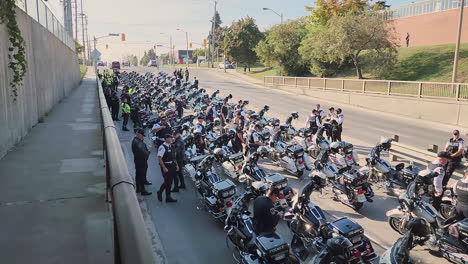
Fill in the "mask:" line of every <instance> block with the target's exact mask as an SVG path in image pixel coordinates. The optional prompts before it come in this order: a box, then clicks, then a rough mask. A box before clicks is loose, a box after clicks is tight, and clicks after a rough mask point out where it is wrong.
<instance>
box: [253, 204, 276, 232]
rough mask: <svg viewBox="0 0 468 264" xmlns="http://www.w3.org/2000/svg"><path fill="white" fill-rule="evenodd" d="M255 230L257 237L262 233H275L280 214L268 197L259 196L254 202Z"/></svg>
mask: <svg viewBox="0 0 468 264" xmlns="http://www.w3.org/2000/svg"><path fill="white" fill-rule="evenodd" d="M253 211H254V217H253V218H254V229H255V233H256V234H257V235H259V234H261V233H271V232H274V231H275V228H276V225H278V221H279V219H280V213H279V212H278V211H277V210H276V209H275V205H274V204H273V202H272V201H271V200H270V198H268V197H266V196H259V197H257V198H255V200H254V202H253Z"/></svg>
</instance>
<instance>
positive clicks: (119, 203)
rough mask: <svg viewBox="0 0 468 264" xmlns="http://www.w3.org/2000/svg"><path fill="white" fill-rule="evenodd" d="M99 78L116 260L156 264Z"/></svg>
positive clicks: (133, 263) (130, 263)
mask: <svg viewBox="0 0 468 264" xmlns="http://www.w3.org/2000/svg"><path fill="white" fill-rule="evenodd" d="M96 81H97V85H98V95H99V105H100V109H101V117H102V122H101V124H102V131H103V140H104V150H105V160H106V180H107V188H108V191H109V192H110V193H111V199H112V210H113V214H114V234H115V238H116V239H115V244H116V248H117V249H118V250H116V260H117V261H116V263H122V264H135V263H139V264H154V263H155V259H154V254H153V248H152V243H151V240H150V236H149V234H148V230H147V229H146V225H145V222H144V220H143V215H142V213H141V209H140V205H139V204H138V200H137V197H136V193H135V186H134V184H133V180H132V178H131V177H130V174H129V173H128V167H127V163H126V161H125V157H124V155H123V152H122V148H121V146H120V141H119V137H118V136H117V132H116V130H115V126H114V121H113V120H112V117H111V115H110V112H109V108H108V106H107V103H106V98H105V97H104V92H103V90H102V86H101V83H100V82H99V79H98V78H97V77H96Z"/></svg>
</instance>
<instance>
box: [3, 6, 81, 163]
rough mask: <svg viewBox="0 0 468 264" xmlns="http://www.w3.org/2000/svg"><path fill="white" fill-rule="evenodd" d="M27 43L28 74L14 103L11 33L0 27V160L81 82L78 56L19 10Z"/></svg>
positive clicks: (17, 11)
mask: <svg viewBox="0 0 468 264" xmlns="http://www.w3.org/2000/svg"><path fill="white" fill-rule="evenodd" d="M16 13H17V21H18V25H19V28H20V30H21V33H22V36H23V38H24V40H25V41H26V58H27V61H28V63H27V67H28V69H27V73H26V75H25V77H24V80H23V85H22V86H20V87H18V97H17V100H16V101H13V98H12V96H11V89H10V85H9V83H10V81H11V79H12V77H13V73H12V71H11V70H10V69H9V68H8V63H9V60H8V47H9V45H10V44H9V43H10V42H9V40H8V32H7V29H6V27H5V25H3V24H0V158H2V157H3V156H4V155H5V154H6V152H7V151H8V149H10V148H11V147H13V146H14V145H15V144H16V143H18V142H19V141H20V140H21V138H23V137H24V136H25V135H26V134H27V133H28V131H29V130H30V129H31V128H32V127H33V126H34V125H36V124H37V123H38V122H39V119H40V118H41V117H44V116H45V115H46V114H47V113H48V112H49V111H50V110H51V109H52V107H53V106H54V105H56V104H57V103H58V102H60V100H62V99H63V98H64V97H66V96H67V95H68V94H69V93H70V91H71V90H72V89H73V88H75V87H77V86H78V85H79V83H80V71H79V65H78V57H77V56H76V54H75V52H74V51H73V50H71V49H70V48H69V47H67V46H66V45H65V44H63V43H62V42H61V41H60V40H59V39H58V38H56V37H55V36H54V35H53V34H51V33H50V32H49V31H48V30H47V29H46V28H44V27H43V26H41V25H40V24H39V23H37V22H36V21H34V20H33V19H31V18H30V17H29V16H28V15H27V14H26V13H24V12H23V11H22V10H20V9H18V8H17V9H16Z"/></svg>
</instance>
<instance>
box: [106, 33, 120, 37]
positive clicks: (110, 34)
mask: <svg viewBox="0 0 468 264" xmlns="http://www.w3.org/2000/svg"><path fill="white" fill-rule="evenodd" d="M109 36H112V37H118V36H120V34H115V33H109Z"/></svg>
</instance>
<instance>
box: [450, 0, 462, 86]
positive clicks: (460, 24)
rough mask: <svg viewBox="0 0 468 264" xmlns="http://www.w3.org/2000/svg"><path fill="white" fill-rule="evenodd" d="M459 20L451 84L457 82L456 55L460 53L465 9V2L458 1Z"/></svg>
mask: <svg viewBox="0 0 468 264" xmlns="http://www.w3.org/2000/svg"><path fill="white" fill-rule="evenodd" d="M460 1H461V5H460V18H459V20H458V34H457V43H456V46H455V56H454V59H453V73H452V83H455V82H457V72H458V55H459V54H458V53H459V51H460V40H461V33H462V25H463V9H464V8H465V0H460Z"/></svg>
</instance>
